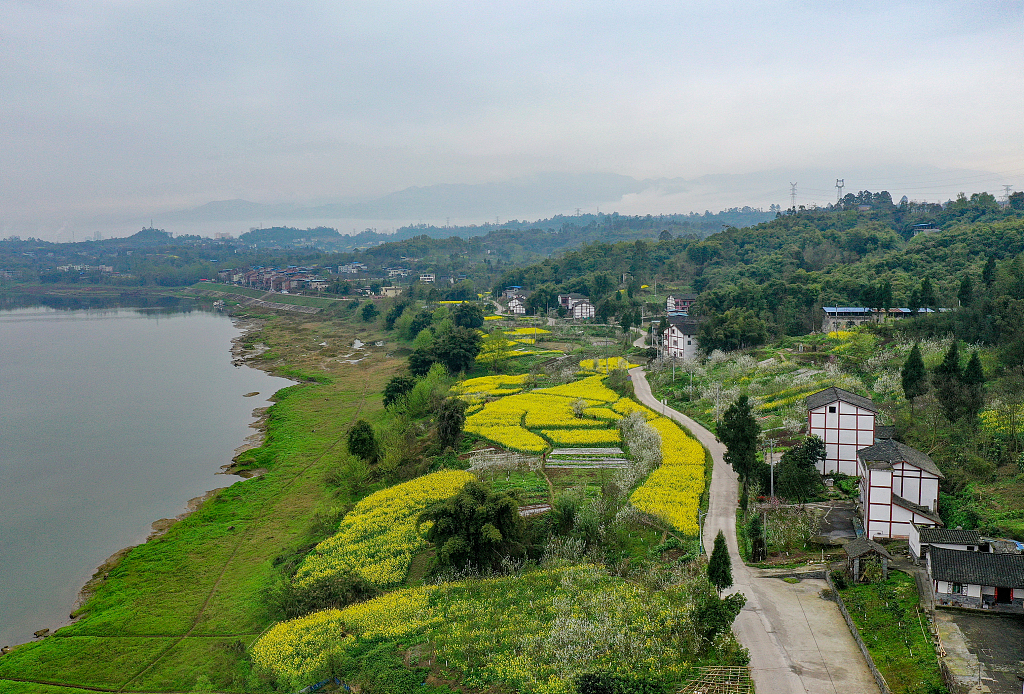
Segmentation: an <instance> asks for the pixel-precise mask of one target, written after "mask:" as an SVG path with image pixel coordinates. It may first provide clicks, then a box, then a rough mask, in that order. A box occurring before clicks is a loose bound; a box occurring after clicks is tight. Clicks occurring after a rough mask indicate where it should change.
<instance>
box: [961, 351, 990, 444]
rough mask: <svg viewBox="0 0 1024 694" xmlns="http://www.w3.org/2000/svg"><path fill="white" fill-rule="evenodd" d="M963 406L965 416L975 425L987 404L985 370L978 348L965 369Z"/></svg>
mask: <svg viewBox="0 0 1024 694" xmlns="http://www.w3.org/2000/svg"><path fill="white" fill-rule="evenodd" d="M962 406H963V414H964V416H965V417H967V419H968V420H969V421H970V423H971V425H972V426H973V425H975V424H976V423H977V420H978V414H979V413H980V412H981V409H982V408H983V407H984V406H985V371H984V369H982V368H981V359H980V358H979V357H978V352H977V350H975V352H974V353H973V354H972V355H971V359H970V361H968V362H967V368H965V369H964V373H963V403H962Z"/></svg>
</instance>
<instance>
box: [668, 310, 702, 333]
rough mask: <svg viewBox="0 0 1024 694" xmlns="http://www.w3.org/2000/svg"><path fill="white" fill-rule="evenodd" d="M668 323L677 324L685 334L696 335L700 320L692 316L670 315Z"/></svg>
mask: <svg viewBox="0 0 1024 694" xmlns="http://www.w3.org/2000/svg"><path fill="white" fill-rule="evenodd" d="M668 324H669V325H670V326H675V327H676V328H678V329H679V332H681V333H682V334H683V335H696V334H697V330H698V328H699V327H700V321H699V320H698V319H696V318H694V317H692V316H671V315H670V316H669V317H668Z"/></svg>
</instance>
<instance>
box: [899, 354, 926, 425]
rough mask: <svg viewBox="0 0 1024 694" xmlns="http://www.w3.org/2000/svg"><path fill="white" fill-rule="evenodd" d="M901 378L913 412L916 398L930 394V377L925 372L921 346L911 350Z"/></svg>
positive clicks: (904, 393) (904, 392)
mask: <svg viewBox="0 0 1024 694" xmlns="http://www.w3.org/2000/svg"><path fill="white" fill-rule="evenodd" d="M900 376H901V377H902V380H903V395H904V396H906V398H907V400H909V401H910V408H911V411H913V408H914V398H917V397H920V396H922V395H924V394H925V393H927V392H928V377H927V375H926V374H925V371H924V360H923V359H922V358H921V347H920V345H919V344H915V345H914V347H913V349H911V350H910V355H909V356H908V357H907V361H906V362H904V364H903V369H902V370H901V372H900Z"/></svg>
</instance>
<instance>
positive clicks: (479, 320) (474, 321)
mask: <svg viewBox="0 0 1024 694" xmlns="http://www.w3.org/2000/svg"><path fill="white" fill-rule="evenodd" d="M452 322H454V323H455V325H458V326H461V327H463V328H479V327H480V326H482V325H483V324H484V311H483V309H482V308H480V306H478V305H477V304H469V303H465V302H463V303H461V304H459V305H458V306H456V307H455V310H454V311H452Z"/></svg>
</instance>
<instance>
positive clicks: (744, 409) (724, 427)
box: [718, 395, 761, 494]
mask: <svg viewBox="0 0 1024 694" xmlns="http://www.w3.org/2000/svg"><path fill="white" fill-rule="evenodd" d="M760 435H761V426H760V425H759V424H758V423H757V420H756V419H755V418H754V413H753V412H752V411H751V409H750V401H749V400H748V399H747V396H746V395H741V396H740V397H739V398H738V399H737V400H736V402H734V403H733V404H732V405H730V406H729V409H727V410H726V411H725V414H724V415H722V423H721V425H720V426H719V427H718V438H719V440H720V441H721V442H722V443H724V444H725V447H726V451H725V462H727V463H729V464H730V465H732V469H733V470H735V471H736V474H737V475H739V476H740V480H742V482H743V492H744V494H746V493H747V490H748V485H749V482H750V476H751V475H752V474H753V473H754V470H755V467H756V465H757V438H758V436H760Z"/></svg>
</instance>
